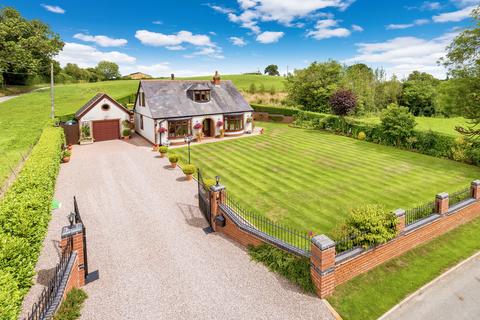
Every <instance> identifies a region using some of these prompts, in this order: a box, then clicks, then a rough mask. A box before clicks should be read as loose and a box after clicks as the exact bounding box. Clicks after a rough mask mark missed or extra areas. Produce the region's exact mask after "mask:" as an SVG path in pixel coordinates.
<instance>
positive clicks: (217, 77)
mask: <svg viewBox="0 0 480 320" xmlns="http://www.w3.org/2000/svg"><path fill="white" fill-rule="evenodd" d="M212 83H213V84H214V85H216V86H219V85H220V75H219V74H218V71H215V75H214V76H213V81H212Z"/></svg>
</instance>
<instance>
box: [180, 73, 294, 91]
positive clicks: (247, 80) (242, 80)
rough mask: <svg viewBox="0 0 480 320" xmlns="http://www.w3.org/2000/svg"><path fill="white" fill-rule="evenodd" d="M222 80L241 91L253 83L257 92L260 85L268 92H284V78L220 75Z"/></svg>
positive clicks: (204, 78) (198, 78) (206, 77)
mask: <svg viewBox="0 0 480 320" xmlns="http://www.w3.org/2000/svg"><path fill="white" fill-rule="evenodd" d="M221 77H222V80H232V82H233V83H234V84H235V86H236V87H237V88H239V89H242V90H248V88H250V85H251V84H252V83H255V86H256V87H257V90H258V89H259V88H260V85H262V84H263V85H264V86H265V89H267V90H269V89H270V88H271V87H274V88H275V90H276V91H284V90H285V78H284V77H274V76H260V75H252V74H233V75H232V74H228V75H221ZM184 79H193V80H210V79H212V76H203V77H190V78H184Z"/></svg>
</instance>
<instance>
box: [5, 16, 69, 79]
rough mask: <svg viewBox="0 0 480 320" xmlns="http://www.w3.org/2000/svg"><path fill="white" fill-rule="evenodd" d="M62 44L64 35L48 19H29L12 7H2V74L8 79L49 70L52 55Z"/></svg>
mask: <svg viewBox="0 0 480 320" xmlns="http://www.w3.org/2000/svg"><path fill="white" fill-rule="evenodd" d="M62 48H63V42H62V41H61V40H60V36H59V35H58V34H56V33H54V32H53V31H52V30H50V27H49V26H48V25H46V24H45V23H43V22H41V21H39V20H27V19H25V18H23V17H22V16H21V15H20V13H19V12H18V11H17V10H15V9H14V8H11V7H5V8H2V9H0V70H1V72H0V74H1V75H2V76H3V78H4V79H5V80H6V82H7V83H9V82H16V83H22V82H23V83H24V82H25V81H26V80H27V78H28V75H31V74H36V75H41V74H48V71H49V69H48V67H49V65H50V62H51V61H52V58H53V57H54V56H55V55H56V54H58V52H60V50H62Z"/></svg>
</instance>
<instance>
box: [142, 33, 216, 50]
mask: <svg viewBox="0 0 480 320" xmlns="http://www.w3.org/2000/svg"><path fill="white" fill-rule="evenodd" d="M135 38H137V39H138V40H140V42H141V43H142V44H145V45H149V46H154V47H167V46H178V45H181V44H182V43H189V44H192V45H194V46H209V47H214V46H215V45H214V44H213V43H212V42H211V41H210V37H209V36H207V35H204V34H197V35H195V34H193V33H191V32H190V31H180V32H178V33H177V34H163V33H159V32H151V31H148V30H138V31H137V32H136V33H135Z"/></svg>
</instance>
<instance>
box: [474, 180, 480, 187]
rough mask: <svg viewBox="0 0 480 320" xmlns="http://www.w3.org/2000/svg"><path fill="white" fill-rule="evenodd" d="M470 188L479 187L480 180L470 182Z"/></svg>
mask: <svg viewBox="0 0 480 320" xmlns="http://www.w3.org/2000/svg"><path fill="white" fill-rule="evenodd" d="M472 186H475V187H478V186H480V180H473V181H472Z"/></svg>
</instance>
